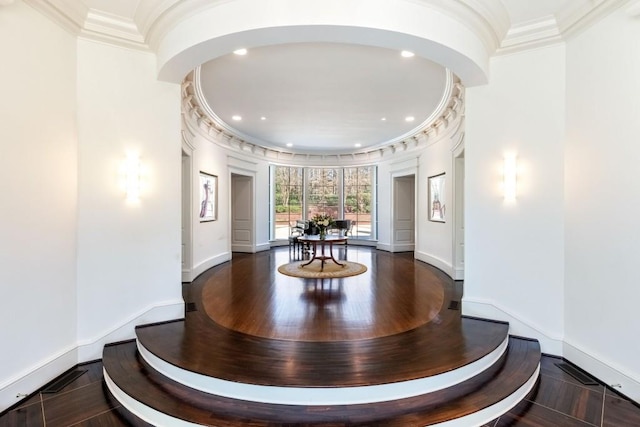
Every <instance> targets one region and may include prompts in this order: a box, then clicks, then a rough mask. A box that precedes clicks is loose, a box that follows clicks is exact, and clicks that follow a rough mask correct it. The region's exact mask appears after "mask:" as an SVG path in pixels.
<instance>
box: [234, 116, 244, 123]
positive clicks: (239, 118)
mask: <svg viewBox="0 0 640 427" xmlns="http://www.w3.org/2000/svg"><path fill="white" fill-rule="evenodd" d="M231 120H235V121H236V122H239V121H240V120H242V116H232V117H231Z"/></svg>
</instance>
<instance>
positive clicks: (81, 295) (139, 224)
mask: <svg viewBox="0 0 640 427" xmlns="http://www.w3.org/2000/svg"><path fill="white" fill-rule="evenodd" d="M78 123H79V126H78V129H79V132H78V134H79V169H78V170H79V186H78V197H79V199H78V209H79V210H78V313H77V315H78V325H79V326H78V340H79V345H80V355H79V357H80V360H87V359H92V358H99V357H101V354H102V344H104V343H105V342H110V341H115V340H117V339H123V338H126V337H131V336H133V328H132V327H133V325H135V324H139V323H145V322H150V321H159V320H165V319H171V318H176V317H180V316H181V314H182V313H183V310H182V304H181V301H182V297H181V278H180V273H181V260H180V258H181V245H180V242H181V235H180V228H181V222H180V215H181V207H180V192H181V188H180V187H181V185H180V183H181V166H180V165H181V144H182V137H181V124H180V88H179V86H178V85H175V84H169V83H163V82H158V81H157V79H156V75H155V58H154V56H153V55H151V54H148V53H143V52H138V51H132V50H126V49H122V48H118V47H112V46H107V45H104V44H100V43H95V42H90V41H84V40H80V41H79V42H78ZM129 151H134V152H137V153H139V155H140V160H141V163H142V166H143V168H144V170H145V171H144V177H143V184H144V186H143V191H142V194H141V198H140V201H139V203H129V202H127V201H125V195H124V192H123V190H122V188H121V187H120V182H119V169H120V167H121V165H122V162H123V160H124V159H125V157H126V155H127V153H128V152H129Z"/></svg>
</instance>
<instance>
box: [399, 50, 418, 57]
mask: <svg viewBox="0 0 640 427" xmlns="http://www.w3.org/2000/svg"><path fill="white" fill-rule="evenodd" d="M400 55H402V57H403V58H412V57H413V56H415V53H413V52H411V51H408V50H403V51H402V52H400Z"/></svg>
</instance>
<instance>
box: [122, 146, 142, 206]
mask: <svg viewBox="0 0 640 427" xmlns="http://www.w3.org/2000/svg"><path fill="white" fill-rule="evenodd" d="M123 170H124V191H125V193H126V194H127V201H128V202H138V201H139V200H140V158H139V157H138V155H137V154H129V155H127V158H126V159H125V161H124V164H123Z"/></svg>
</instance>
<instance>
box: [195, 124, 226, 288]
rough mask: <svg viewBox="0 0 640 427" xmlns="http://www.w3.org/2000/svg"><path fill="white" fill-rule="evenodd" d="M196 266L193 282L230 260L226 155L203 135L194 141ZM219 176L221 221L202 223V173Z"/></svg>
mask: <svg viewBox="0 0 640 427" xmlns="http://www.w3.org/2000/svg"><path fill="white" fill-rule="evenodd" d="M192 141H193V146H194V150H193V156H192V158H193V162H192V164H193V171H192V173H193V176H192V178H193V180H192V182H193V187H192V188H193V215H192V227H193V242H192V247H193V266H192V270H191V272H192V274H191V279H192V280H193V279H195V278H196V277H197V276H198V275H199V274H201V273H203V272H204V271H205V270H207V269H209V268H211V267H213V266H215V265H217V264H220V263H221V262H224V261H227V260H229V259H230V258H231V243H230V241H229V174H228V173H227V153H226V151H225V150H224V149H222V148H221V147H219V146H217V145H216V144H214V143H212V142H210V141H207V140H206V139H205V138H203V137H202V136H196V137H194V138H193V140H192ZM201 171H202V172H206V173H208V174H211V175H216V176H217V177H218V219H217V220H216V221H210V222H200V219H199V217H198V211H199V206H198V205H199V200H200V178H199V174H200V172H201Z"/></svg>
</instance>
